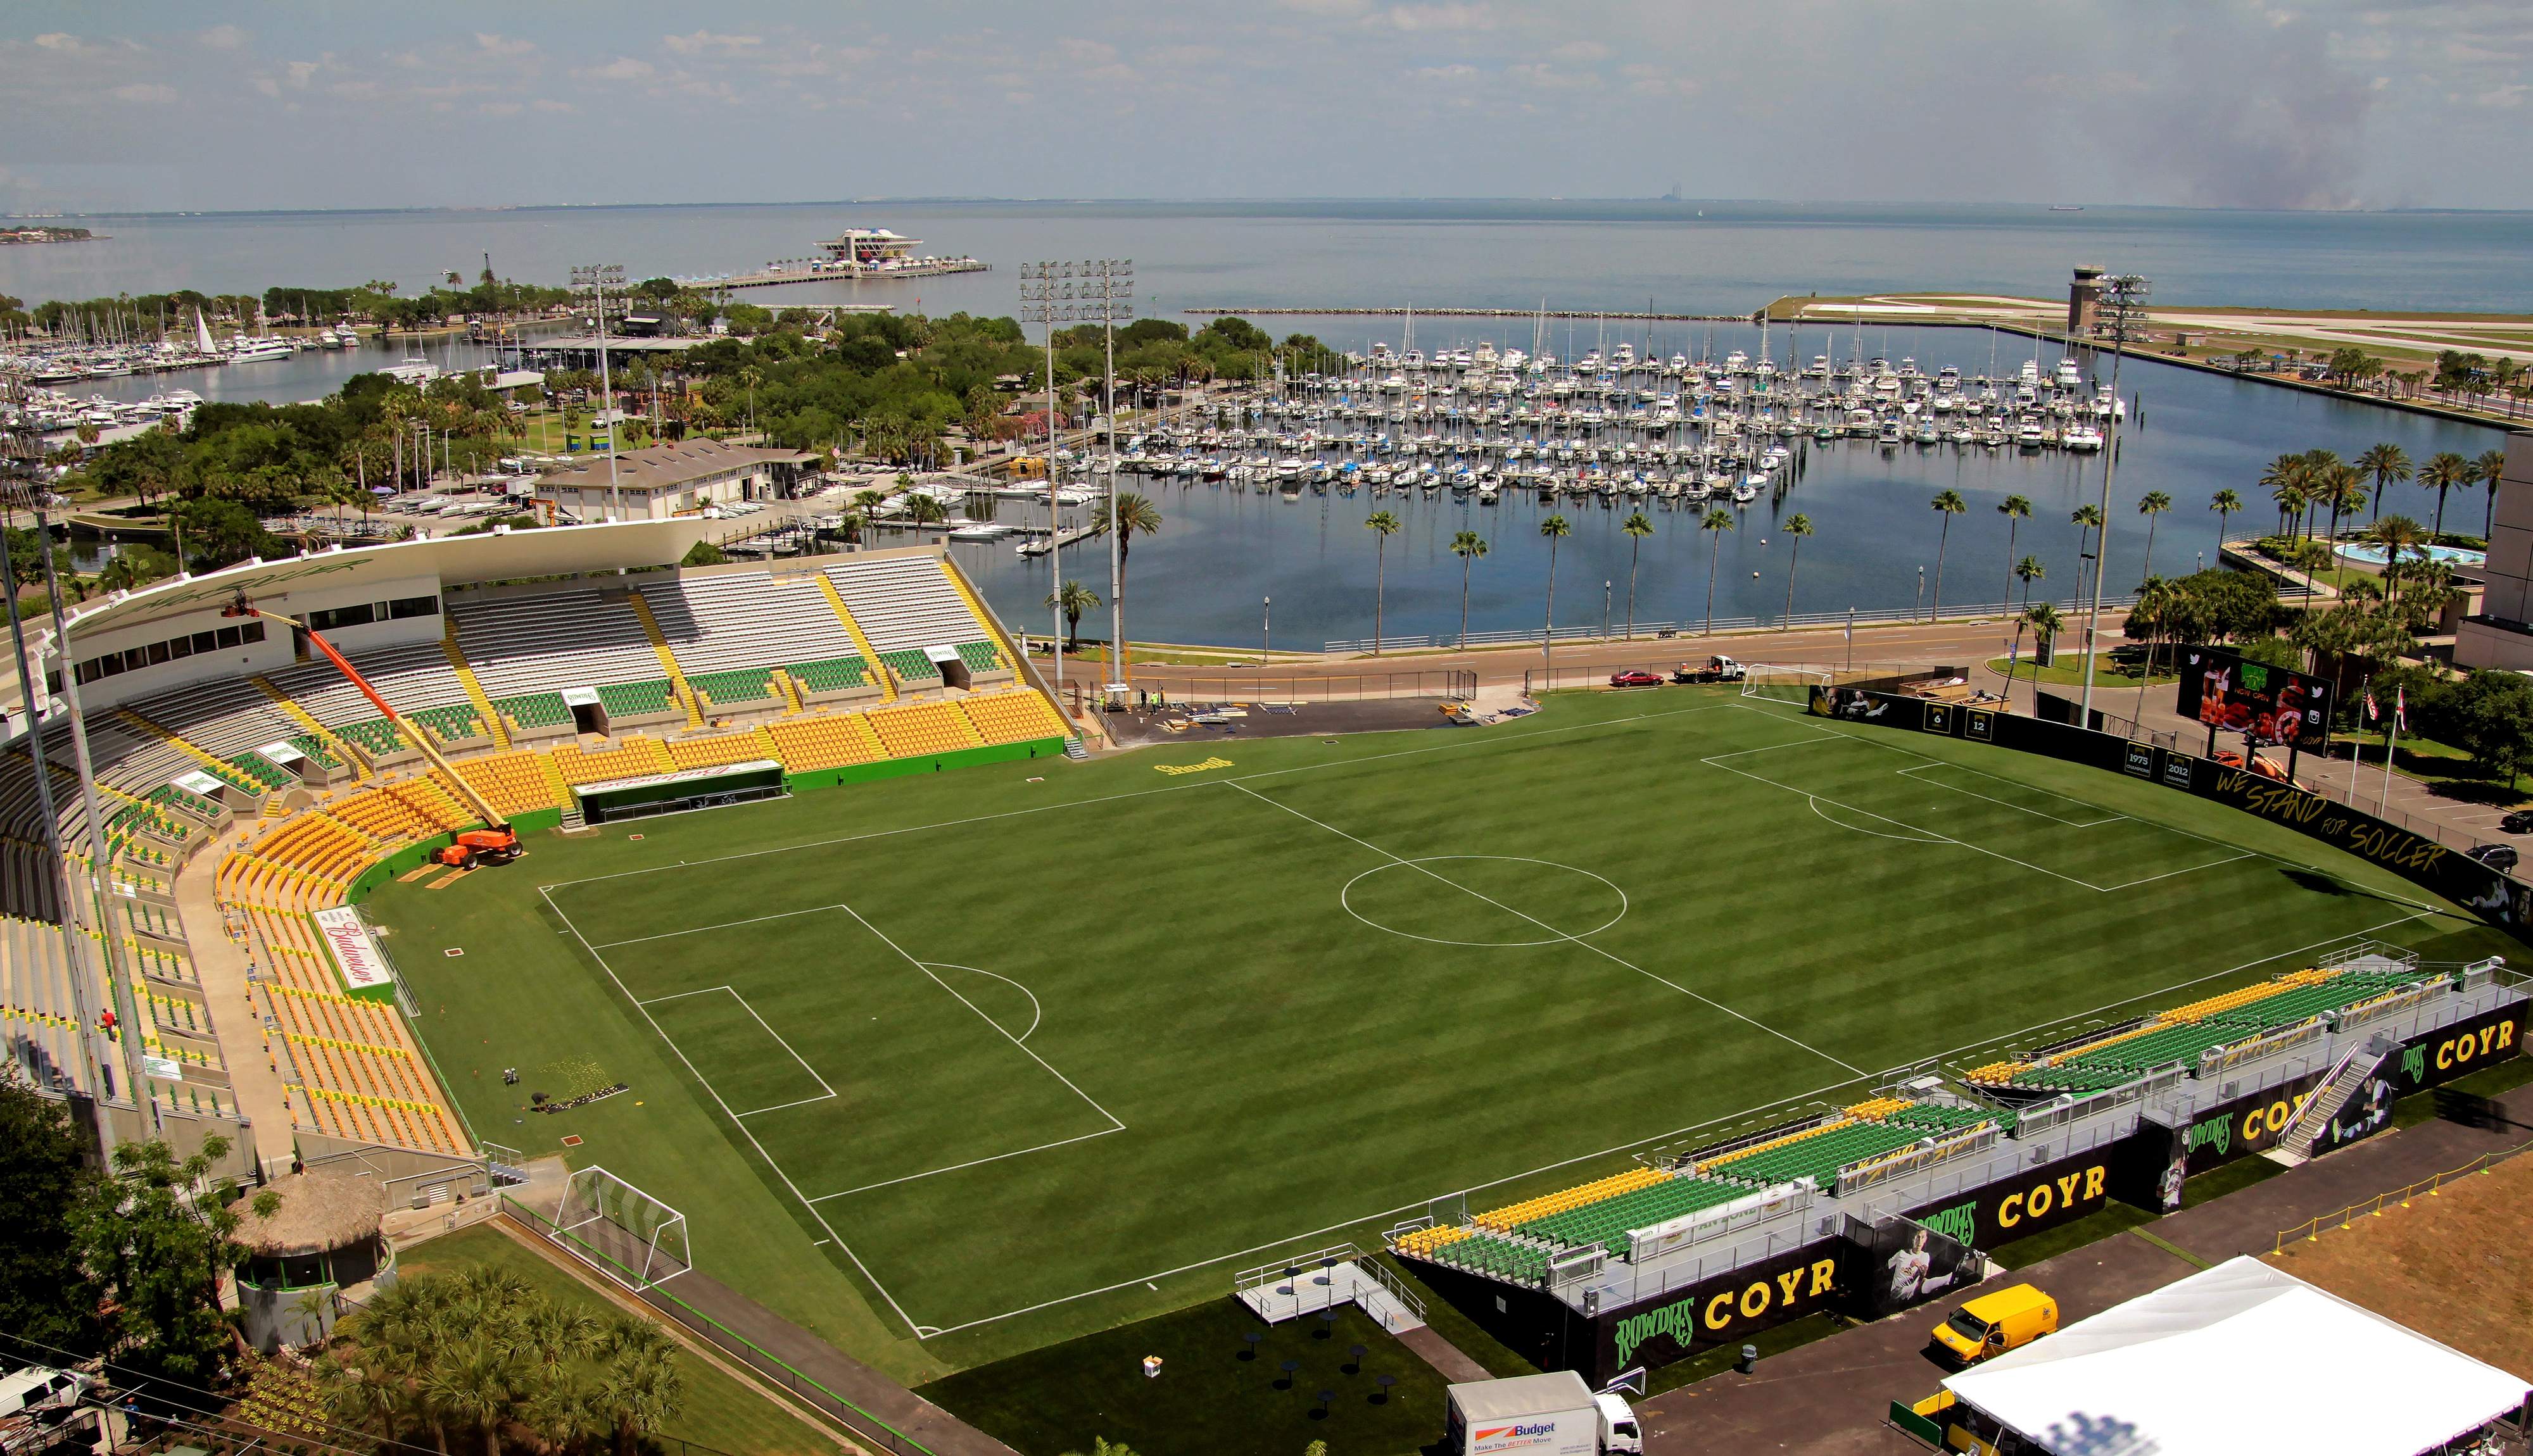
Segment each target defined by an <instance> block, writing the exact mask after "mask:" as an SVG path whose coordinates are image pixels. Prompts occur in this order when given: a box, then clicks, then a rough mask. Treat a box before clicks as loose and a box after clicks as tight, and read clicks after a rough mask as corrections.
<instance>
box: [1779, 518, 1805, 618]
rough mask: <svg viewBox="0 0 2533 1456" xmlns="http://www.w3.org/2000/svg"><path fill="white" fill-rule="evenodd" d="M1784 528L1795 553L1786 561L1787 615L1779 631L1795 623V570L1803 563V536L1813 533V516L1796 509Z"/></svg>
mask: <svg viewBox="0 0 2533 1456" xmlns="http://www.w3.org/2000/svg"><path fill="white" fill-rule="evenodd" d="M1784 529H1785V533H1786V535H1787V536H1789V537H1791V538H1793V540H1794V543H1795V547H1794V552H1793V554H1792V555H1790V556H1789V557H1788V558H1787V561H1786V615H1785V619H1784V620H1783V621H1782V622H1780V623H1778V628H1777V629H1778V630H1779V631H1784V630H1787V629H1788V628H1790V627H1792V626H1793V625H1794V623H1795V572H1796V571H1797V569H1799V568H1800V567H1801V566H1802V564H1803V538H1805V537H1807V536H1809V535H1811V534H1812V518H1811V517H1810V516H1807V515H1805V514H1803V513H1802V512H1801V511H1799V510H1798V511H1796V512H1795V513H1794V514H1793V515H1790V516H1788V517H1786V524H1785V528H1784Z"/></svg>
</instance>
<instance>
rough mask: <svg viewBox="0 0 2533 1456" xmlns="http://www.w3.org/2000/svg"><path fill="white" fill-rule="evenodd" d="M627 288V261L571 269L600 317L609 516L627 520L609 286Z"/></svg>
mask: <svg viewBox="0 0 2533 1456" xmlns="http://www.w3.org/2000/svg"><path fill="white" fill-rule="evenodd" d="M611 283H613V284H614V285H616V287H617V288H618V289H619V290H621V289H622V288H623V287H624V264H622V263H620V262H594V263H584V264H582V265H581V266H579V267H576V268H573V269H572V270H571V286H572V287H574V288H586V289H588V290H589V292H590V298H591V301H592V302H593V303H594V304H595V305H596V306H597V307H596V308H595V309H594V310H593V312H594V313H596V315H597V316H598V409H599V418H600V419H602V420H605V421H606V422H607V519H608V520H609V521H611V522H614V521H620V520H622V519H624V495H623V493H622V492H621V491H620V490H619V489H618V487H617V483H616V385H615V380H614V379H613V378H612V377H611V376H610V375H609V373H608V369H607V286H608V285H609V284H611Z"/></svg>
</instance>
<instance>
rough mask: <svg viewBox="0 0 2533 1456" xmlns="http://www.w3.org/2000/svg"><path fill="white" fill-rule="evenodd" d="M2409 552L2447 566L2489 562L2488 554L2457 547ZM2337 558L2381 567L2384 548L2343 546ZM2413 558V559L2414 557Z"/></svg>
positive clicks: (2370, 544) (2426, 548) (2367, 544)
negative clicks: (2424, 554) (2419, 553)
mask: <svg viewBox="0 0 2533 1456" xmlns="http://www.w3.org/2000/svg"><path fill="white" fill-rule="evenodd" d="M2410 550H2411V552H2412V553H2417V552H2426V553H2428V559H2430V560H2432V561H2442V562H2444V563H2445V565H2448V566H2481V565H2486V564H2487V563H2488V561H2489V553H2486V552H2476V551H2470V550H2467V549H2465V548H2463V547H2459V546H2416V547H2412V548H2410ZM2339 558H2340V559H2341V560H2343V561H2355V562H2356V563H2357V564H2359V565H2361V566H2381V565H2383V564H2384V559H2385V557H2384V548H2382V547H2380V546H2376V545H2374V544H2372V543H2361V544H2358V545H2355V546H2343V547H2341V548H2339ZM2413 558H2414V559H2415V556H2414V557H2413Z"/></svg>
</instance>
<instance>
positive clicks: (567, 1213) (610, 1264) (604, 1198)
mask: <svg viewBox="0 0 2533 1456" xmlns="http://www.w3.org/2000/svg"><path fill="white" fill-rule="evenodd" d="M555 1232H556V1233H557V1234H558V1235H560V1237H561V1238H562V1240H563V1242H564V1243H566V1244H568V1245H570V1246H571V1247H572V1249H573V1250H574V1252H578V1253H580V1254H581V1255H582V1256H583V1257H584V1258H586V1259H588V1260H589V1262H591V1263H593V1264H595V1265H597V1266H598V1268H599V1269H600V1270H602V1271H603V1272H605V1273H606V1274H608V1275H609V1276H610V1277H612V1278H614V1279H615V1280H616V1281H617V1282H618V1283H619V1284H622V1285H624V1286H625V1287H627V1288H629V1289H635V1290H642V1289H649V1288H651V1287H652V1286H653V1285H656V1284H663V1283H666V1282H667V1281H669V1280H671V1279H674V1278H676V1277H677V1276H678V1275H679V1274H682V1273H684V1272H685V1271H686V1269H687V1267H688V1266H689V1263H690V1260H689V1259H688V1257H687V1251H686V1216H685V1215H684V1214H682V1213H680V1212H678V1211H677V1209H675V1208H672V1207H670V1206H669V1205H668V1204H666V1203H663V1202H661V1201H660V1200H659V1199H657V1198H655V1197H652V1196H651V1195H650V1194H646V1193H644V1192H642V1191H641V1190H640V1189H638V1188H635V1187H634V1186H633V1185H631V1184H629V1183H626V1182H625V1181H624V1180H623V1179H621V1178H619V1177H617V1176H616V1175H615V1174H613V1173H610V1172H608V1171H607V1170H606V1169H604V1168H596V1167H592V1168H582V1169H580V1170H578V1171H577V1172H575V1173H573V1174H572V1175H571V1179H570V1181H569V1182H567V1183H565V1184H564V1185H563V1191H562V1206H561V1207H560V1208H559V1209H558V1210H556V1213H555Z"/></svg>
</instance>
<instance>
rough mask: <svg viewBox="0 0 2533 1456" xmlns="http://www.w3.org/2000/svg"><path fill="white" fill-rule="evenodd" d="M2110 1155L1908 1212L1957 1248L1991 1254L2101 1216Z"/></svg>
mask: <svg viewBox="0 0 2533 1456" xmlns="http://www.w3.org/2000/svg"><path fill="white" fill-rule="evenodd" d="M2111 1155H2112V1149H2111V1148H2110V1147H2108V1146H2104V1147H2098V1148H2094V1149H2092V1150H2091V1151H2089V1152H2083V1153H2079V1154H2077V1155H2076V1156H2074V1157H2072V1158H2060V1159H2059V1160H2058V1161H2056V1162H2054V1163H2044V1164H2042V1165H2041V1166H2039V1167H2037V1168H2030V1169H2025V1170H2022V1171H2019V1172H2016V1173H2014V1174H2011V1175H2009V1176H2007V1177H2005V1178H2000V1179H1998V1180H1997V1181H1996V1182H1994V1183H1991V1184H1988V1185H1987V1186H1986V1187H1984V1188H1980V1189H1974V1190H1972V1191H1970V1192H1967V1193H1960V1194H1952V1195H1951V1196H1949V1197H1946V1198H1942V1199H1939V1200H1937V1201H1935V1202H1932V1203H1927V1204H1924V1205H1923V1206H1920V1207H1916V1208H1911V1209H1907V1210H1905V1211H1906V1212H1907V1214H1908V1216H1909V1217H1911V1218H1913V1219H1915V1220H1916V1221H1917V1222H1918V1223H1921V1224H1923V1225H1925V1226H1926V1227H1927V1228H1928V1229H1930V1230H1932V1231H1934V1232H1935V1233H1937V1234H1941V1235H1942V1236H1944V1237H1945V1238H1947V1239H1951V1240H1953V1241H1954V1242H1956V1243H1960V1244H1966V1245H1968V1246H1970V1247H1971V1248H1973V1249H1987V1250H1993V1249H1995V1248H1996V1247H1997V1246H1998V1245H2001V1244H2011V1243H2013V1242H2014V1241H2015V1240H2017V1239H2021V1238H2025V1237H2027V1236H2029V1235H2032V1234H2037V1233H2043V1232H2045V1231H2047V1230H2050V1229H2054V1228H2056V1227H2058V1225H2060V1224H2062V1223H2066V1222H2069V1221H2070V1220H2073V1219H2079V1218H2083V1217H2084V1216H2085V1215H2086V1214H2089V1213H2092V1212H2094V1211H2096V1210H2098V1209H2099V1208H2100V1207H2101V1206H2102V1204H2103V1203H2104V1202H2106V1201H2108V1199H2109V1198H2110V1195H2111V1188H2110V1184H2111Z"/></svg>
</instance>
